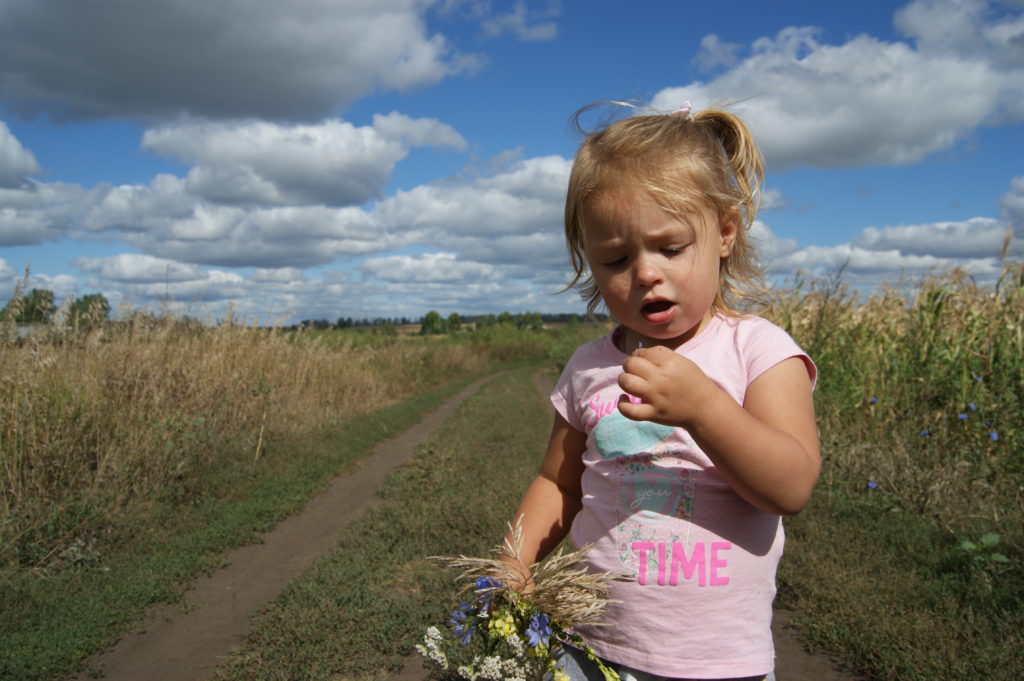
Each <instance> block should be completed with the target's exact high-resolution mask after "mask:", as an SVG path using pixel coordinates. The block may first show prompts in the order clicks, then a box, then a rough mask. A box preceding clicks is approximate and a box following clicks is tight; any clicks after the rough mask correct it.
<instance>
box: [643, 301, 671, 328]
mask: <svg viewBox="0 0 1024 681" xmlns="http://www.w3.org/2000/svg"><path fill="white" fill-rule="evenodd" d="M673 309H675V303H673V302H672V301H670V300H655V301H652V302H650V303H647V304H645V305H644V306H643V307H641V308H640V312H641V313H642V314H643V316H644V319H646V320H647V322H648V323H650V324H664V323H666V322H669V321H671V320H672V316H673V315H672V311H673Z"/></svg>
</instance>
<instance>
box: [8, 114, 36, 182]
mask: <svg viewBox="0 0 1024 681" xmlns="http://www.w3.org/2000/svg"><path fill="white" fill-rule="evenodd" d="M38 172H39V162H38V161H36V157H35V156H34V155H33V154H32V152H31V151H29V150H28V149H26V148H25V147H23V146H22V145H21V142H19V141H18V138H17V137H15V136H14V134H13V133H11V130H10V128H8V127H7V124H6V123H4V122H3V121H0V188H3V187H7V188H12V187H20V186H21V185H23V184H24V183H25V181H26V179H27V178H28V176H29V175H33V174H35V173H38Z"/></svg>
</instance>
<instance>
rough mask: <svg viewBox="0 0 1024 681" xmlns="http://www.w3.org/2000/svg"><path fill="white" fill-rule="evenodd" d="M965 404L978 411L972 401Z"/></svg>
mask: <svg viewBox="0 0 1024 681" xmlns="http://www.w3.org/2000/svg"><path fill="white" fill-rule="evenodd" d="M967 406H968V407H970V408H971V411H978V408H977V407H976V406H975V405H974V402H971V403H969V404H968V405H967Z"/></svg>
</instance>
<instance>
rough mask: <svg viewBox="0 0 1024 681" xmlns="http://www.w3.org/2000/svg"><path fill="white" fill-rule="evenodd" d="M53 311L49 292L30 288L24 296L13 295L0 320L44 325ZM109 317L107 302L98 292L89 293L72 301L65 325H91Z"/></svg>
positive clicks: (108, 303) (52, 300) (53, 302)
mask: <svg viewBox="0 0 1024 681" xmlns="http://www.w3.org/2000/svg"><path fill="white" fill-rule="evenodd" d="M56 312H57V305H56V303H55V300H54V295H53V291H50V290H48V289H44V288H34V289H32V290H31V291H29V292H28V293H27V294H25V295H18V294H17V293H15V295H14V297H13V298H11V299H10V300H9V301H7V304H6V305H4V309H3V310H2V311H0V319H10V318H11V317H13V318H14V322H15V323H16V324H45V323H47V322H49V321H51V320H52V319H53V316H54V314H56ZM108 317H110V302H109V301H107V299H106V297H105V296H104V295H103V294H101V293H89V294H87V295H84V296H81V297H79V298H75V299H74V300H73V301H72V302H71V305H70V307H69V308H68V320H67V321H68V322H69V323H70V324H72V325H81V324H95V323H98V322H102V321H106V320H107V318H108Z"/></svg>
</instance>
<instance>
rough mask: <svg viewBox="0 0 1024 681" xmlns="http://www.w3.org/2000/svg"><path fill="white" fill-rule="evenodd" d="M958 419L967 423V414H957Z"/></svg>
mask: <svg viewBox="0 0 1024 681" xmlns="http://www.w3.org/2000/svg"><path fill="white" fill-rule="evenodd" d="M956 417H957V418H958V419H960V420H961V421H966V420H967V414H965V413H964V414H957V415H956Z"/></svg>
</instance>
